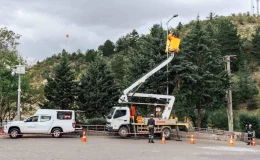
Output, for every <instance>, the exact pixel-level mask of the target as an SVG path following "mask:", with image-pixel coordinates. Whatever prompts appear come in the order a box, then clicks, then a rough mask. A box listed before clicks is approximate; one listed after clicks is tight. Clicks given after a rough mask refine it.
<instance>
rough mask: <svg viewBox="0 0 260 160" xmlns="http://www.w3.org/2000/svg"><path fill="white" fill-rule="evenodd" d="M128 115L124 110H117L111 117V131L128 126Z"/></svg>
mask: <svg viewBox="0 0 260 160" xmlns="http://www.w3.org/2000/svg"><path fill="white" fill-rule="evenodd" d="M129 114H130V113H127V110H126V109H117V110H116V112H115V114H114V116H113V123H112V124H113V129H119V127H120V126H121V125H124V124H126V125H127V124H129V122H130V116H129Z"/></svg>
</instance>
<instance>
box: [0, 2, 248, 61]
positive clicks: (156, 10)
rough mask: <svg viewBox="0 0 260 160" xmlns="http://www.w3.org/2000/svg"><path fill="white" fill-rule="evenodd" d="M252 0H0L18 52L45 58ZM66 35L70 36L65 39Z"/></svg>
mask: <svg viewBox="0 0 260 160" xmlns="http://www.w3.org/2000/svg"><path fill="white" fill-rule="evenodd" d="M250 7H251V0H0V19H1V20H0V28H2V27H7V28H8V29H11V30H13V31H14V32H16V33H18V34H21V35H22V37H21V39H20V43H21V44H20V45H19V47H18V49H19V52H20V54H21V55H22V56H23V57H25V58H29V60H43V59H45V58H47V57H50V56H51V55H53V54H55V53H59V52H61V51H62V49H63V48H64V49H66V50H68V51H69V52H74V51H76V50H77V49H81V50H82V51H83V52H85V51H86V50H87V49H92V48H93V49H97V47H98V46H99V45H101V44H103V43H104V42H105V40H107V39H110V40H112V41H113V42H116V40H117V39H118V38H119V37H121V36H123V35H125V34H126V33H129V32H131V31H132V30H133V29H136V30H137V31H138V33H139V34H142V33H148V32H149V28H151V27H152V25H153V24H155V23H160V22H162V24H163V25H164V27H165V28H166V25H165V23H166V22H167V20H168V19H169V18H171V16H172V15H173V14H178V15H179V17H177V18H175V19H173V20H172V21H171V22H170V24H169V25H170V26H172V27H175V26H176V25H177V24H178V22H182V23H188V22H189V21H190V20H193V19H196V17H197V15H198V14H200V17H201V18H202V19H204V18H205V17H206V16H208V14H209V13H210V12H214V13H216V14H217V15H230V14H231V13H239V12H244V13H245V12H247V11H251V9H250ZM66 34H69V36H70V37H69V41H68V39H67V38H66Z"/></svg>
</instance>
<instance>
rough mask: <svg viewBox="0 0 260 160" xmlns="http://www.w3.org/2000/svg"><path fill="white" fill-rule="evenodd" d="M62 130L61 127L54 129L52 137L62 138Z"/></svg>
mask: <svg viewBox="0 0 260 160" xmlns="http://www.w3.org/2000/svg"><path fill="white" fill-rule="evenodd" d="M61 132H62V130H61V129H60V128H54V129H53V130H52V137H54V138H60V137H61V136H62V134H61Z"/></svg>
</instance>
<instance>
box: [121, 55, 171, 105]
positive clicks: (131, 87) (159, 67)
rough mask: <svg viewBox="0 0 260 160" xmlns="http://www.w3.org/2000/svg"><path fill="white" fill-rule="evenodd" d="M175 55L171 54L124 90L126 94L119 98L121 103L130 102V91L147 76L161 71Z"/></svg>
mask: <svg viewBox="0 0 260 160" xmlns="http://www.w3.org/2000/svg"><path fill="white" fill-rule="evenodd" d="M173 57H174V54H172V55H170V56H169V57H168V59H166V60H165V61H164V62H162V63H161V64H160V65H158V66H157V67H156V68H154V69H152V70H151V71H150V72H148V73H147V74H145V75H144V76H143V77H141V78H140V79H138V80H137V81H136V82H134V83H133V84H132V85H131V86H130V87H128V88H126V89H125V90H124V92H123V93H124V94H123V95H122V96H121V97H120V98H119V100H118V102H119V103H123V102H128V98H127V95H128V93H129V92H130V91H131V90H132V89H134V88H135V87H136V86H138V85H140V84H141V83H143V82H145V80H146V79H147V78H149V77H150V76H152V75H153V74H154V73H156V72H157V71H159V70H160V69H161V68H163V67H164V66H166V65H167V64H168V63H170V62H171V61H172V59H173Z"/></svg>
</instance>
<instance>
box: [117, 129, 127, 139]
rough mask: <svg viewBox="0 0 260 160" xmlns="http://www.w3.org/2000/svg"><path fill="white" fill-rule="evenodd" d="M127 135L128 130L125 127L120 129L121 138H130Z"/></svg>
mask: <svg viewBox="0 0 260 160" xmlns="http://www.w3.org/2000/svg"><path fill="white" fill-rule="evenodd" d="M127 133H128V128H127V127H125V126H123V127H120V129H119V130H118V134H119V136H120V137H122V138H125V137H127V136H128V134H127Z"/></svg>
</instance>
